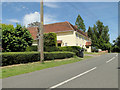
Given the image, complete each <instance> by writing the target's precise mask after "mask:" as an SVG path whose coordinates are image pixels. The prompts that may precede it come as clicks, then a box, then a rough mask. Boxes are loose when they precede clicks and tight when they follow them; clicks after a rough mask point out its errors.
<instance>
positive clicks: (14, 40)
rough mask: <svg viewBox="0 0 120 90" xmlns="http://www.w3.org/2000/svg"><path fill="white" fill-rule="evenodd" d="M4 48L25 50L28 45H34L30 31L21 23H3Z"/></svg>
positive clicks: (15, 50) (17, 50)
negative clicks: (15, 24) (14, 24)
mask: <svg viewBox="0 0 120 90" xmlns="http://www.w3.org/2000/svg"><path fill="white" fill-rule="evenodd" d="M2 32H3V33H2V48H3V50H4V51H6V52H20V51H25V50H26V48H27V47H28V46H31V45H32V42H33V39H32V38H31V34H30V32H29V31H28V30H27V29H26V28H25V27H22V26H21V25H19V24H17V26H16V28H14V26H13V25H6V24H2Z"/></svg>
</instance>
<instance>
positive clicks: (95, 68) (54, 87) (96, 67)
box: [47, 67, 97, 90]
mask: <svg viewBox="0 0 120 90" xmlns="http://www.w3.org/2000/svg"><path fill="white" fill-rule="evenodd" d="M96 68H97V67H94V68H92V69H90V70H88V71H86V72H83V73H81V74H79V75H77V76H75V77H72V78H70V79H68V80H66V81H63V82H61V83H59V84H57V85H54V86H52V87H50V88H49V89H47V90H51V89H53V88H56V87H58V86H61V85H63V84H65V83H67V82H69V81H72V80H73V79H76V78H78V77H81V76H83V75H84V74H87V73H89V72H91V71H93V70H95V69H96Z"/></svg>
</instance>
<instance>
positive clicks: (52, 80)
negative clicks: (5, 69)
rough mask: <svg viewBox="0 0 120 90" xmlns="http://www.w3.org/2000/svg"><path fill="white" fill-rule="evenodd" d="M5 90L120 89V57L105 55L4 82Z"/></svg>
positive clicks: (10, 78)
mask: <svg viewBox="0 0 120 90" xmlns="http://www.w3.org/2000/svg"><path fill="white" fill-rule="evenodd" d="M2 86H3V88H50V89H53V88H118V55H117V54H112V53H111V54H105V55H101V56H97V57H93V58H90V59H87V60H83V61H80V62H76V63H72V64H67V65H62V66H58V67H53V68H48V69H44V70H40V71H35V72H32V73H27V74H22V75H18V76H13V77H9V78H5V79H3V80H2Z"/></svg>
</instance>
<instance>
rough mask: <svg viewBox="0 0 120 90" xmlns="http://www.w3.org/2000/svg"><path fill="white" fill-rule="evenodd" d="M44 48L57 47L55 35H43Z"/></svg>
mask: <svg viewBox="0 0 120 90" xmlns="http://www.w3.org/2000/svg"><path fill="white" fill-rule="evenodd" d="M44 46H45V47H54V46H57V35H56V33H51V32H50V33H45V34H44Z"/></svg>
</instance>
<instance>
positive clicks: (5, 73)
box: [0, 56, 91, 78]
mask: <svg viewBox="0 0 120 90" xmlns="http://www.w3.org/2000/svg"><path fill="white" fill-rule="evenodd" d="M90 57H91V56H85V57H84V59H82V58H78V57H74V58H69V59H63V60H62V59H61V60H55V61H49V62H45V63H44V64H41V63H40V62H34V63H28V64H21V65H17V66H11V67H8V66H7V67H3V68H2V77H0V78H7V77H11V76H15V75H20V74H24V73H30V72H34V71H37V70H42V69H46V68H51V67H56V66H60V65H64V64H69V63H74V62H78V61H81V60H85V59H87V58H90Z"/></svg>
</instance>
